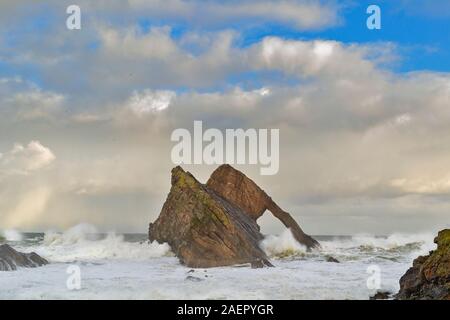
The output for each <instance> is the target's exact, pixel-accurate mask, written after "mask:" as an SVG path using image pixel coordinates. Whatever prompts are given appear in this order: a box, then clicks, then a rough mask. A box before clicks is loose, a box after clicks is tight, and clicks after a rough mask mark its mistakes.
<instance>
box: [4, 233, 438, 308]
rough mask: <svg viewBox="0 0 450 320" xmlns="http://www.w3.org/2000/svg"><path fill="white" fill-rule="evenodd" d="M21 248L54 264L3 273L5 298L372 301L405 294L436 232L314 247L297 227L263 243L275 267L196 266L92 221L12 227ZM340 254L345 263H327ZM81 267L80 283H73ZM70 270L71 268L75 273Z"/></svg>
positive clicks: (325, 240) (332, 240) (329, 241)
mask: <svg viewBox="0 0 450 320" xmlns="http://www.w3.org/2000/svg"><path fill="white" fill-rule="evenodd" d="M3 236H4V237H5V238H6V239H7V242H8V243H9V244H11V245H12V246H13V247H14V248H15V249H17V250H20V251H23V252H32V251H34V252H36V253H38V254H39V255H41V256H42V257H44V258H46V259H47V260H49V261H50V264H49V265H47V266H44V267H40V268H35V269H26V268H21V269H19V270H18V271H14V272H0V288H1V289H0V299H358V300H365V299H369V297H370V296H371V295H373V294H374V293H375V292H376V291H377V289H376V288H379V290H385V291H390V292H393V293H395V292H397V291H398V289H399V284H398V281H399V279H400V277H401V276H402V275H403V274H404V273H405V271H406V270H407V269H408V268H409V267H410V266H411V263H412V261H413V260H414V259H415V258H416V257H417V256H418V255H421V254H426V253H427V252H428V251H430V250H433V249H434V248H435V244H434V243H433V238H434V235H433V234H432V233H430V234H414V235H406V234H393V235H390V236H386V237H375V236H371V235H356V236H351V237H350V236H347V237H333V236H318V237H316V238H317V239H318V240H319V241H320V242H321V245H322V248H321V249H320V250H314V251H312V252H307V251H306V250H305V248H304V247H303V246H301V245H299V244H298V243H297V242H296V241H295V240H294V239H293V237H292V235H291V233H290V231H289V230H286V231H285V232H284V233H282V234H281V235H277V236H275V235H269V236H267V237H266V239H265V240H264V241H263V242H262V243H261V246H262V247H263V248H264V250H265V251H266V252H267V254H268V255H269V256H270V258H271V261H272V263H273V264H274V265H275V267H274V268H263V269H252V268H250V267H249V266H248V265H241V266H233V267H223V268H210V269H195V270H194V269H191V268H187V267H185V266H182V265H181V264H180V263H179V262H178V259H177V258H176V257H175V256H174V255H173V254H172V253H171V251H170V248H169V246H168V245H167V244H157V243H148V242H147V241H146V235H142V234H115V233H109V234H100V233H98V232H97V230H96V229H95V228H94V227H93V226H90V225H79V226H76V227H74V228H71V229H69V230H67V231H66V232H62V233H58V232H47V233H25V234H21V233H19V232H17V231H14V230H9V231H4V232H3ZM328 256H332V257H334V258H336V259H338V260H339V261H340V263H332V262H327V261H326V258H327V257H328ZM73 266H76V267H77V268H79V269H77V270H79V271H80V274H79V275H80V277H79V278H80V280H81V282H80V285H81V286H80V289H79V290H71V289H70V288H71V287H70V286H68V285H67V283H68V281H69V282H70V281H71V280H70V279H72V278H71V276H72V275H73V274H71V273H70V272H71V270H72V271H73V269H71V268H73ZM68 272H69V273H68Z"/></svg>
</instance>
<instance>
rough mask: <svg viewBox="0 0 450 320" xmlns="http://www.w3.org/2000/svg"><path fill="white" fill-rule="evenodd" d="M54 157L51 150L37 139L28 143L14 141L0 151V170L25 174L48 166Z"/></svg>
mask: <svg viewBox="0 0 450 320" xmlns="http://www.w3.org/2000/svg"><path fill="white" fill-rule="evenodd" d="M55 159H56V157H55V155H54V154H53V152H52V151H51V150H50V149H49V148H47V147H45V146H43V145H42V144H41V143H40V142H39V141H31V142H30V143H29V144H28V145H26V146H24V145H22V144H19V143H16V144H15V145H14V147H13V148H12V149H11V150H10V151H8V152H5V153H0V172H2V173H3V174H7V175H10V174H21V175H26V174H29V173H31V172H33V171H37V170H40V169H43V168H45V167H47V166H49V165H50V164H51V163H52V162H53V161H54V160H55Z"/></svg>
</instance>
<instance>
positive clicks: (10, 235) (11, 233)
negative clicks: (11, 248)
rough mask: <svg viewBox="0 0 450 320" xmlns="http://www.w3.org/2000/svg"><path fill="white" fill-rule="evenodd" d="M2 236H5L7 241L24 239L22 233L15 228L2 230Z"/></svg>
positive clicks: (0, 234)
mask: <svg viewBox="0 0 450 320" xmlns="http://www.w3.org/2000/svg"><path fill="white" fill-rule="evenodd" d="M0 236H2V237H3V238H5V239H6V240H7V241H14V242H19V241H22V240H23V236H22V233H20V232H19V231H17V230H14V229H10V230H3V231H1V232H0Z"/></svg>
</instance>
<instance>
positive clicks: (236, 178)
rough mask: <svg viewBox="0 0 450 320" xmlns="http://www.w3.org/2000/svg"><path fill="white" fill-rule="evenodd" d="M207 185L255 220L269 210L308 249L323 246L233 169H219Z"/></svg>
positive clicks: (224, 167) (250, 181) (254, 184)
mask: <svg viewBox="0 0 450 320" xmlns="http://www.w3.org/2000/svg"><path fill="white" fill-rule="evenodd" d="M206 185H207V186H208V187H209V188H210V189H212V190H214V191H215V192H216V193H217V194H218V195H220V196H221V197H223V198H224V199H226V200H228V201H229V202H231V203H233V204H235V205H237V206H238V207H239V208H241V209H242V210H243V211H244V212H246V213H247V214H248V215H250V216H251V217H252V219H253V220H254V221H256V220H257V219H258V218H259V217H261V216H262V215H263V214H264V212H265V211H266V210H268V211H270V212H271V213H272V214H273V215H274V216H275V217H277V218H278V219H279V220H280V221H281V222H282V223H283V224H284V225H285V226H286V227H287V228H289V229H290V230H291V232H292V235H293V236H294V238H295V239H296V240H297V241H298V242H299V243H301V244H303V245H305V246H306V247H307V248H314V247H318V246H319V243H318V242H317V241H316V240H315V239H313V238H312V237H310V236H309V235H307V234H305V233H304V232H303V230H302V229H301V228H300V226H299V225H298V224H297V222H295V220H294V219H293V218H292V216H291V215H290V214H289V213H287V212H285V211H283V210H282V209H281V208H280V207H279V206H278V205H277V204H276V203H275V202H274V201H273V200H272V198H271V197H269V196H268V195H267V193H266V192H264V190H262V189H261V188H260V187H258V185H257V184H256V183H255V182H253V181H252V180H251V179H249V178H248V177H247V176H246V175H244V174H243V173H242V172H240V171H238V170H236V169H234V168H233V167H232V166H230V165H227V164H225V165H222V166H220V167H219V168H217V169H216V170H215V171H214V172H213V174H212V175H211V177H210V178H209V180H208V182H207V183H206Z"/></svg>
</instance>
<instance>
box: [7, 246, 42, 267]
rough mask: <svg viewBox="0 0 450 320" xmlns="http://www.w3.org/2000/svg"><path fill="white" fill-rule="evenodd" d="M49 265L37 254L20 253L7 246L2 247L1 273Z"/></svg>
mask: <svg viewBox="0 0 450 320" xmlns="http://www.w3.org/2000/svg"><path fill="white" fill-rule="evenodd" d="M46 264H48V261H47V260H45V259H44V258H41V257H40V256H39V255H37V254H36V253H34V252H32V253H20V252H18V251H16V250H14V249H13V248H11V247H10V246H9V245H7V244H3V245H0V271H13V270H17V268H18V267H25V268H35V267H40V266H43V265H46Z"/></svg>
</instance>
